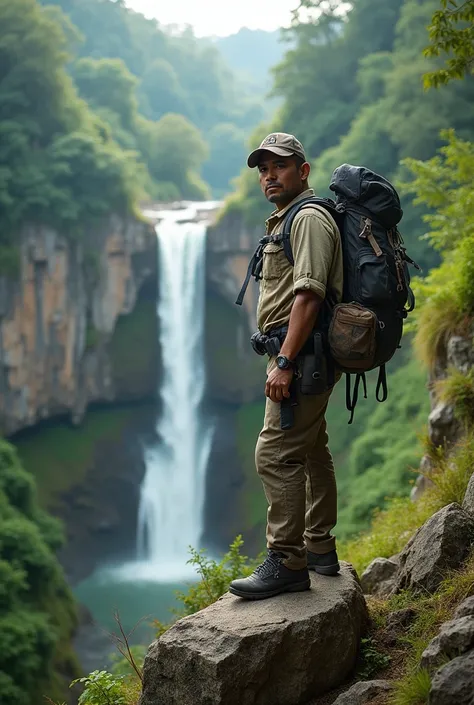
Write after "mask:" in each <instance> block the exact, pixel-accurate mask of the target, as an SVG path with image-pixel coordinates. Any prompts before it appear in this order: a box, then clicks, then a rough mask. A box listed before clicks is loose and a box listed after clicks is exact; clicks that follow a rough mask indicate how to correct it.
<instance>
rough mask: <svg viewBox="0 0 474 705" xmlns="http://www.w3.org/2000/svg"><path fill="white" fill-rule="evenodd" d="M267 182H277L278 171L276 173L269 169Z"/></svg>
mask: <svg viewBox="0 0 474 705" xmlns="http://www.w3.org/2000/svg"><path fill="white" fill-rule="evenodd" d="M265 180H266V181H267V182H270V181H276V171H274V170H273V169H268V171H267V173H266V179H265Z"/></svg>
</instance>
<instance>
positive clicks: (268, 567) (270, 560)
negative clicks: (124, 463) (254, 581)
mask: <svg viewBox="0 0 474 705" xmlns="http://www.w3.org/2000/svg"><path fill="white" fill-rule="evenodd" d="M281 562H282V558H281V557H280V556H279V555H278V554H277V553H274V552H269V553H268V556H267V557H266V558H265V560H264V561H263V563H261V564H260V565H259V566H258V567H257V568H256V569H255V574H256V575H258V576H259V577H260V578H269V577H270V576H273V577H275V578H278V572H279V568H280V565H281Z"/></svg>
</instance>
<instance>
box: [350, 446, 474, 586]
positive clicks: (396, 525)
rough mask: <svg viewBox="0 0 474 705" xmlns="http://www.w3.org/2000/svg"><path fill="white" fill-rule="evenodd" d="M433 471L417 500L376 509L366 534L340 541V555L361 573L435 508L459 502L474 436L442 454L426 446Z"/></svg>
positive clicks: (469, 471)
mask: <svg viewBox="0 0 474 705" xmlns="http://www.w3.org/2000/svg"><path fill="white" fill-rule="evenodd" d="M426 451H427V452H428V453H429V454H430V457H431V460H432V464H433V470H432V471H431V472H430V475H429V479H430V480H431V481H432V483H433V484H432V486H431V487H429V488H428V489H427V490H426V491H425V492H424V494H423V495H422V496H421V498H420V499H418V501H416V502H412V500H411V499H410V498H409V497H406V498H396V499H393V500H392V501H391V502H390V503H389V504H388V506H387V508H386V509H384V510H376V511H375V512H374V515H373V520H372V525H371V527H370V530H369V531H368V532H366V533H363V534H361V535H360V536H356V537H353V538H351V539H350V540H349V541H347V542H343V543H341V546H340V550H341V555H342V556H343V557H344V558H346V559H347V560H349V561H350V562H351V563H353V564H354V566H355V568H356V570H357V571H358V572H359V573H360V572H362V571H363V570H364V569H365V568H366V567H367V566H368V564H369V563H370V562H371V561H372V560H373V559H374V558H376V557H377V556H383V557H386V558H389V557H390V556H393V555H394V554H396V553H398V552H399V551H400V550H401V549H402V548H403V546H405V544H406V543H407V541H408V539H409V538H410V536H411V535H412V534H414V533H415V531H416V530H417V529H418V528H419V527H420V526H421V525H422V524H423V523H424V522H425V521H426V520H427V519H428V518H429V517H430V516H431V515H432V514H434V512H436V511H437V510H438V509H441V507H444V506H446V505H447V504H450V503H451V502H457V503H458V504H461V503H462V500H463V497H464V494H465V491H466V488H467V485H468V482H469V478H470V476H471V474H472V454H473V452H474V436H473V435H472V434H469V435H468V436H467V438H466V439H465V440H463V441H460V442H459V443H458V445H457V446H456V447H455V448H454V450H453V452H452V453H450V455H449V458H447V457H445V454H444V452H443V450H442V449H433V448H430V447H428V448H426Z"/></svg>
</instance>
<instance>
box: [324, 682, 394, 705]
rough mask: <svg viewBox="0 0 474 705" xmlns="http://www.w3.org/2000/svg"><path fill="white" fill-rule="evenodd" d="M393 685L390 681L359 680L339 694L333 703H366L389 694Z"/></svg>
mask: <svg viewBox="0 0 474 705" xmlns="http://www.w3.org/2000/svg"><path fill="white" fill-rule="evenodd" d="M392 689H393V686H392V684H391V683H389V682H388V681H382V680H377V681H359V683H354V685H353V686H352V687H351V688H349V690H346V692H345V693H342V694H341V695H339V697H338V698H336V700H335V701H334V703H333V705H364V704H365V703H370V702H371V701H372V700H373V699H374V698H376V697H377V696H380V695H384V694H385V695H388V693H390V691H391V690H392Z"/></svg>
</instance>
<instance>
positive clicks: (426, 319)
mask: <svg viewBox="0 0 474 705" xmlns="http://www.w3.org/2000/svg"><path fill="white" fill-rule="evenodd" d="M443 136H444V138H445V140H446V141H447V144H446V145H445V146H444V147H442V148H441V149H440V150H439V153H438V155H437V156H435V157H433V158H431V159H429V160H428V161H425V162H421V161H417V160H413V159H407V160H405V166H406V167H408V168H409V169H410V171H411V172H412V174H413V175H414V179H413V181H412V182H411V184H410V185H409V186H408V187H407V189H406V190H407V191H409V192H411V193H414V194H415V195H416V203H420V204H423V205H426V206H427V207H428V208H430V209H431V212H430V213H429V214H427V215H425V216H424V220H425V222H426V223H427V224H428V226H429V228H430V229H429V232H428V233H427V235H426V238H427V239H428V240H429V241H430V242H431V244H432V245H433V246H434V247H435V248H436V249H438V250H439V251H440V252H441V253H442V256H443V261H442V264H441V265H440V266H439V267H436V268H435V269H432V270H431V271H430V272H429V274H428V276H427V277H425V278H424V279H423V280H421V279H418V280H417V281H416V283H415V292H416V294H417V298H418V303H419V306H418V309H417V311H416V312H415V320H416V321H417V328H418V329H417V335H416V341H415V343H416V347H417V350H418V352H419V354H420V356H421V358H422V359H423V360H424V361H425V362H426V363H427V364H428V365H429V366H432V365H433V363H434V360H435V358H436V357H437V356H440V355H443V353H444V346H445V344H446V341H447V339H448V337H449V336H450V335H451V334H452V333H455V332H458V331H462V330H465V329H466V326H468V325H469V322H470V320H471V319H472V316H473V314H474V254H473V253H474V195H473V191H472V183H473V181H474V143H472V142H467V141H466V140H462V139H460V138H459V137H458V136H456V134H455V133H454V132H453V131H449V132H445V133H443Z"/></svg>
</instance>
